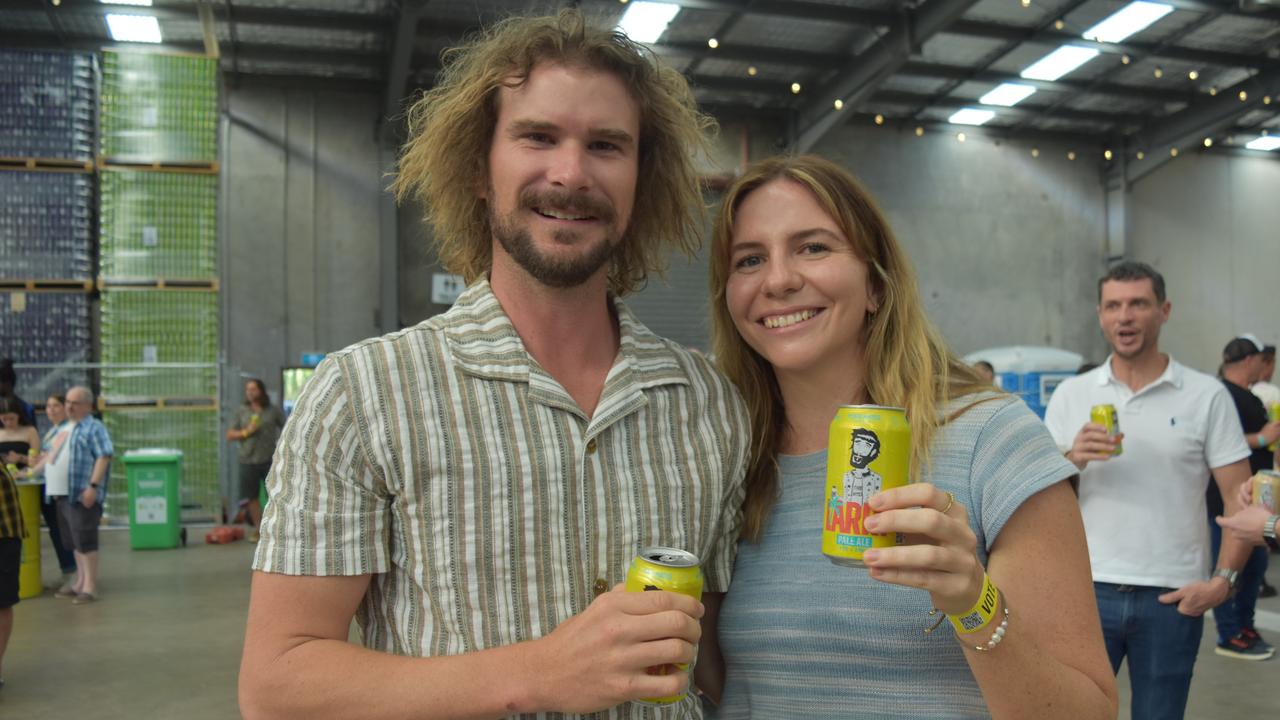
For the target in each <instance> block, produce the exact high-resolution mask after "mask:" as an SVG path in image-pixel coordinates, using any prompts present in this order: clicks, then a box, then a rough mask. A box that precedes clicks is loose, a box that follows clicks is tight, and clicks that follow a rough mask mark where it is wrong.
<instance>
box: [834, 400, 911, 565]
mask: <svg viewBox="0 0 1280 720" xmlns="http://www.w3.org/2000/svg"><path fill="white" fill-rule="evenodd" d="M910 481H911V426H910V425H908V424H907V412H906V410H903V409H902V408H895V407H883V406H879V405H845V406H842V407H841V408H840V409H839V410H837V411H836V417H835V419H834V420H832V421H831V430H830V434H829V435H828V439H827V486H826V491H825V492H823V494H822V499H823V505H822V554H823V555H826V556H827V557H828V558H829V559H830V560H831V562H833V563H835V564H837V565H848V566H850V567H865V565H864V564H863V562H862V553H863V552H865V551H867V550H869V549H871V548H882V547H895V546H897V545H901V544H903V542H904V540H903V537H902V534H901V533H890V534H872V533H870V532H868V531H867V529H866V526H865V522H866V520H867V518H868V517H870V516H871V515H872V514H873V513H872V511H871V508H870V507H868V506H867V500H869V499H870V498H871V496H872V495H875V494H876V493H878V492H880V491H881V490H888V489H890V488H895V487H901V486H903V485H906V484H907V483H909V482H910Z"/></svg>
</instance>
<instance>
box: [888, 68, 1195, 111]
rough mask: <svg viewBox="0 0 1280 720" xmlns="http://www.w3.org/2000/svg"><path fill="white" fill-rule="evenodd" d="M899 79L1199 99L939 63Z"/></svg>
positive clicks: (1190, 95) (906, 72)
mask: <svg viewBox="0 0 1280 720" xmlns="http://www.w3.org/2000/svg"><path fill="white" fill-rule="evenodd" d="M898 75H903V76H908V77H925V78H937V79H940V80H964V81H971V82H981V83H992V84H994V85H999V84H1001V83H1018V84H1020V85H1030V86H1031V87H1034V88H1035V89H1036V90H1043V91H1045V92H1055V93H1076V92H1082V91H1085V90H1087V91H1088V92H1090V93H1094V94H1097V95H1113V96H1116V97H1128V98H1139V99H1142V100H1152V101H1155V102H1169V103H1185V102H1190V101H1191V100H1193V99H1194V98H1195V97H1196V93H1194V92H1191V91H1185V92H1184V91H1180V90H1165V89H1163V88H1156V87H1143V86H1141V85H1120V84H1117V83H1100V84H1098V85H1097V86H1093V85H1092V84H1091V83H1090V82H1088V81H1082V80H1053V81H1049V80H1028V79H1026V78H1024V77H1022V76H1020V75H1017V74H1015V73H1003V72H997V71H994V70H974V69H973V68H971V67H966V66H964V65H944V64H938V63H923V62H909V63H907V64H906V65H904V66H903V67H902V69H901V70H899V71H898Z"/></svg>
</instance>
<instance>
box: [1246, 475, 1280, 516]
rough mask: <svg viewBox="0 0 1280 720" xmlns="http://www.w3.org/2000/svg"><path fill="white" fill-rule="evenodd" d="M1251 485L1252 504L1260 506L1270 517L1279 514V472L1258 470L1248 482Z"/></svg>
mask: <svg viewBox="0 0 1280 720" xmlns="http://www.w3.org/2000/svg"><path fill="white" fill-rule="evenodd" d="M1250 482H1252V483H1253V488H1252V494H1253V504H1254V505H1261V506H1262V507H1264V508H1266V509H1267V512H1270V513H1271V514H1272V515H1274V514H1276V513H1280V510H1277V509H1276V508H1277V507H1280V503H1277V502H1276V501H1277V500H1280V472H1276V471H1275V470H1259V471H1258V474H1257V475H1254V476H1253V478H1252V479H1251V480H1250Z"/></svg>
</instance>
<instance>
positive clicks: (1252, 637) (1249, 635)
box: [1240, 627, 1275, 652]
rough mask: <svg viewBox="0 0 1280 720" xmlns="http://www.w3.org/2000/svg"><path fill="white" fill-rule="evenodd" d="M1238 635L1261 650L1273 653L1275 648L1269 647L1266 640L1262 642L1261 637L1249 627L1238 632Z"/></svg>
mask: <svg viewBox="0 0 1280 720" xmlns="http://www.w3.org/2000/svg"><path fill="white" fill-rule="evenodd" d="M1240 634H1241V635H1242V636H1244V639H1245V640H1249V641H1250V642H1255V643H1257V644H1258V645H1260V646H1261V647H1262V649H1264V650H1270V651H1272V652H1275V648H1274V647H1272V646H1271V643H1269V642H1267V641H1266V640H1263V639H1262V636H1261V635H1259V634H1258V631H1257V630H1255V629H1253V628H1251V627H1247V628H1243V629H1242V630H1240Z"/></svg>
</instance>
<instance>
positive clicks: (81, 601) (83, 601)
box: [71, 593, 1271, 657]
mask: <svg viewBox="0 0 1280 720" xmlns="http://www.w3.org/2000/svg"><path fill="white" fill-rule="evenodd" d="M97 601H98V596H97V595H94V594H93V593H80V594H79V595H76V597H75V599H74V600H72V601H71V604H72V605H88V604H89V603H91V602H97ZM1267 657H1271V656H1270V655H1268V656H1267Z"/></svg>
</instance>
